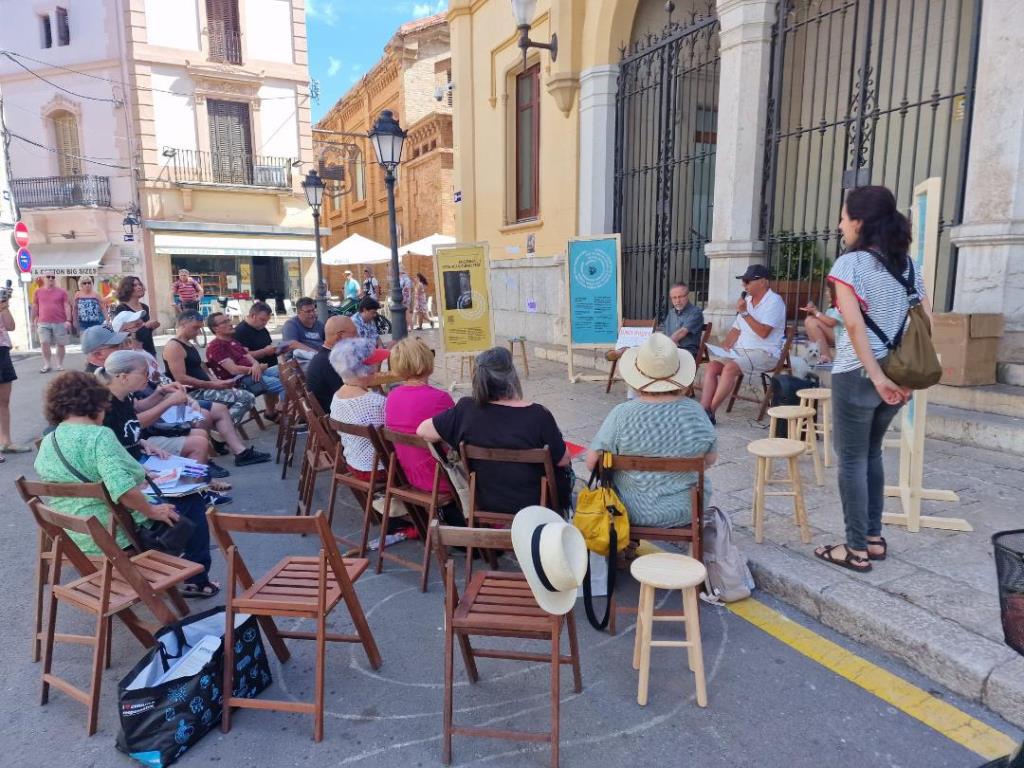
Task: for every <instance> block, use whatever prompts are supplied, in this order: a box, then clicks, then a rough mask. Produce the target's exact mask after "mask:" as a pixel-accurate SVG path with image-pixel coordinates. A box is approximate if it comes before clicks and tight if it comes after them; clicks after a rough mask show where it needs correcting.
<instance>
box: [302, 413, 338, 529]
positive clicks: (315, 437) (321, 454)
mask: <svg viewBox="0 0 1024 768" xmlns="http://www.w3.org/2000/svg"><path fill="white" fill-rule="evenodd" d="M317 407H319V406H317ZM299 410H300V411H301V413H302V419H303V421H304V422H305V424H306V426H307V427H308V429H309V434H308V435H306V449H305V450H304V451H303V452H302V466H301V468H300V469H299V490H298V499H297V501H296V505H295V514H296V515H304V516H309V515H311V514H312V512H313V496H314V494H315V493H316V479H317V478H318V477H319V476H320V475H321V474H323V473H324V472H330V471H331V470H332V469H333V468H334V459H335V454H336V453H337V451H338V442H339V441H338V435H337V433H335V432H332V431H331V430H330V429H328V428H327V426H326V417H325V416H322V415H317V414H316V413H314V409H313V407H312V406H311V405H310V404H309V402H307V400H306V398H305V397H303V398H301V399H300V400H299Z"/></svg>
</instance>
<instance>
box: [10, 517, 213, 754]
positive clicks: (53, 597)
mask: <svg viewBox="0 0 1024 768" xmlns="http://www.w3.org/2000/svg"><path fill="white" fill-rule="evenodd" d="M28 506H29V509H31V510H32V516H33V517H35V519H36V523H37V524H38V525H39V527H40V528H42V529H43V531H44V532H45V533H46V535H47V536H48V537H49V538H50V539H51V540H52V541H53V550H52V552H53V559H52V566H53V578H52V585H51V587H50V606H49V614H48V615H47V620H46V629H45V630H44V645H43V690H42V698H41V700H40V703H41V704H44V705H45V704H46V703H47V702H48V701H49V698H50V686H51V685H52V686H53V687H55V688H57V689H58V690H60V691H63V692H64V693H66V694H67V695H68V696H70V697H71V698H73V699H75V700H76V701H78V702H81V703H82V704H85V705H86V707H87V708H88V712H89V715H88V720H87V725H86V733H87V734H88V735H89V736H92V735H93V734H94V733H95V732H96V724H97V720H98V718H99V702H100V686H101V684H102V682H103V667H104V666H105V665H106V664H108V663H109V644H108V639H107V638H108V635H109V632H110V619H111V618H112V617H113V616H119V617H120V618H121V619H122V620H124V622H125V623H126V624H127V625H128V627H129V629H131V630H132V633H133V634H134V635H135V636H136V637H137V638H138V639H139V641H140V642H142V643H143V645H145V646H147V647H149V646H152V645H155V644H156V641H155V640H154V638H153V636H152V633H151V631H150V630H149V629H148V628H147V627H145V626H144V625H143V624H142V622H141V621H140V620H139V619H138V617H137V616H135V614H134V613H133V612H132V611H131V609H132V607H133V606H135V605H137V604H139V603H142V604H143V605H145V606H146V608H148V609H149V610H150V612H151V613H152V614H153V616H154V617H155V618H156V619H157V621H158V622H159V623H161V624H170V623H172V622H175V621H177V620H178V618H179V617H178V616H176V615H175V613H174V612H173V611H172V610H171V609H170V608H169V607H168V605H167V604H166V603H165V602H164V601H165V599H172V596H173V595H176V594H177V587H178V585H179V584H181V583H183V582H184V581H185V580H186V579H190V578H192V577H193V576H198V575H199V574H200V573H202V572H203V566H201V565H200V564H199V563H193V562H189V561H188V560H183V559H181V558H179V557H172V556H171V555H165V554H164V553H162V552H156V551H153V550H150V551H148V552H143V553H141V554H138V555H135V556H129V555H128V553H127V552H125V551H124V550H122V549H121V548H120V547H119V546H118V545H117V542H116V540H115V538H114V536H112V535H111V534H110V532H109V531H107V529H106V528H104V527H103V524H102V523H100V521H99V518H96V517H88V518H81V517H73V516H71V515H62V514H60V513H58V512H54V511H53V510H52V509H50V508H49V507H47V506H46V505H45V504H43V502H42V501H41V500H40V499H39V498H38V497H32V498H31V499H30V500H29V502H28ZM69 532H74V533H79V534H84V535H86V536H90V537H92V540H93V541H94V542H95V543H96V546H97V547H99V549H100V551H101V552H102V553H103V560H102V562H101V563H100V566H99V568H98V569H97V567H96V565H94V564H93V562H92V561H90V560H89V558H87V557H86V556H85V554H84V553H83V552H82V550H81V549H79V547H78V545H77V544H75V542H74V540H73V539H72V538H71V537H70V535H69ZM65 558H67V560H68V562H69V563H70V564H71V565H72V567H74V568H75V570H77V571H78V573H79V574H81V576H80V577H79V578H77V579H75V580H73V581H71V582H69V583H67V584H61V583H60V578H61V571H62V569H63V566H64V560H65ZM179 599H180V596H179ZM175 602H176V601H175ZM59 603H66V604H68V605H71V606H74V607H75V608H78V609H79V610H81V611H84V612H86V613H91V614H92V615H94V616H95V617H96V631H95V633H94V634H93V635H91V636H90V635H68V634H61V635H57V633H56V627H57V605H58V604H59ZM57 640H61V641H63V642H70V643H80V644H84V645H91V646H92V647H93V654H92V674H91V676H90V686H89V690H88V691H84V690H82V689H81V688H77V687H75V686H74V685H72V684H71V683H69V682H68V681H67V680H64V679H62V678H60V677H57V675H55V674H53V645H54V642H55V641H57Z"/></svg>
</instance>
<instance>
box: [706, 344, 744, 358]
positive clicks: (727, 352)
mask: <svg viewBox="0 0 1024 768" xmlns="http://www.w3.org/2000/svg"><path fill="white" fill-rule="evenodd" d="M707 347H708V354H709V355H711V357H724V358H726V359H727V360H739V359H740V354H739V353H738V352H736V351H735V350H733V349H726V348H725V347H719V346H716V345H714V344H708V345H707Z"/></svg>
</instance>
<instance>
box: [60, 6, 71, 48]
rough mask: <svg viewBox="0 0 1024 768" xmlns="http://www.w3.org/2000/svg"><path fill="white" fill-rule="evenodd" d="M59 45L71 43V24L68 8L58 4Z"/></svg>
mask: <svg viewBox="0 0 1024 768" xmlns="http://www.w3.org/2000/svg"><path fill="white" fill-rule="evenodd" d="M57 45H71V26H70V25H69V24H68V9H67V8H61V7H60V6H57Z"/></svg>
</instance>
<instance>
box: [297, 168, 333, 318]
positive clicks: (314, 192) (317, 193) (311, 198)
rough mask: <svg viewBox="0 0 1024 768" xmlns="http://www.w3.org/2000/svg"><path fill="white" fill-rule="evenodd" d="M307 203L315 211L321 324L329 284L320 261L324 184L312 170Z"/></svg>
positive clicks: (304, 185) (306, 184) (304, 182)
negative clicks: (326, 281)
mask: <svg viewBox="0 0 1024 768" xmlns="http://www.w3.org/2000/svg"><path fill="white" fill-rule="evenodd" d="M302 189H303V191H305V193H306V202H307V203H309V207H310V208H312V209H313V241H314V242H315V243H316V317H317V320H319V321H320V322H321V323H326V322H327V284H326V283H325V282H324V265H323V263H322V262H321V260H320V206H321V205H322V204H323V202H324V182H323V181H322V180H321V178H320V175H319V174H318V173H317V172H316V171H315V170H311V171H310V172H309V173H307V174H306V178H304V179H303V180H302Z"/></svg>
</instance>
